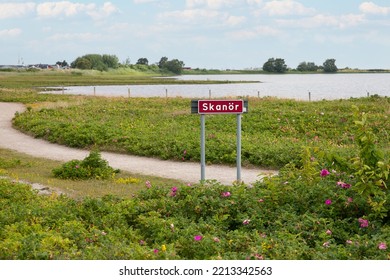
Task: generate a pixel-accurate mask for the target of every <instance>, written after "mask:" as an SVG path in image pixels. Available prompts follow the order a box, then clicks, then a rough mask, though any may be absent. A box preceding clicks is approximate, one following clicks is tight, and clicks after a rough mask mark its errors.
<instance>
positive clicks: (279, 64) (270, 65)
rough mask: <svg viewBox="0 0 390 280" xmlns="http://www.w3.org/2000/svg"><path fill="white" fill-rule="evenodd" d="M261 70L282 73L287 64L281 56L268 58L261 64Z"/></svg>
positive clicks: (285, 69)
mask: <svg viewBox="0 0 390 280" xmlns="http://www.w3.org/2000/svg"><path fill="white" fill-rule="evenodd" d="M263 70H264V71H266V72H273V73H284V72H286V71H287V65H286V63H285V62H284V59H282V58H276V59H275V58H270V59H268V61H267V62H265V63H264V64H263Z"/></svg>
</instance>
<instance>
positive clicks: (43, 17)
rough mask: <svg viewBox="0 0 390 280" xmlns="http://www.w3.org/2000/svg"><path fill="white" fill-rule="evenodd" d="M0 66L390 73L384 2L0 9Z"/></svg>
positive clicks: (127, 1)
mask: <svg viewBox="0 0 390 280" xmlns="http://www.w3.org/2000/svg"><path fill="white" fill-rule="evenodd" d="M0 50H1V51H0V64H17V63H18V62H20V63H22V62H23V63H24V64H33V63H55V62H56V61H59V60H60V61H62V60H66V61H67V62H69V63H70V62H72V61H73V60H75V59H76V58H77V57H78V56H82V55H84V54H88V53H98V54H115V55H117V56H118V58H119V60H120V61H121V62H122V61H125V60H126V59H127V58H128V59H130V61H131V63H136V62H137V60H138V58H141V57H145V58H147V59H148V60H149V63H155V62H158V61H159V60H160V58H161V57H163V56H166V57H168V58H169V59H174V58H177V59H180V60H182V61H183V62H184V63H185V65H186V66H188V67H193V68H198V67H199V68H208V69H210V68H215V69H226V68H230V69H243V68H257V67H261V66H262V65H263V64H264V62H266V61H267V60H268V58H271V57H275V58H283V59H285V62H286V64H287V65H288V66H289V67H292V68H296V67H297V65H298V64H299V63H300V62H302V61H306V62H314V63H316V64H317V65H322V63H323V62H324V61H325V60H326V59H328V58H334V59H336V65H337V66H338V67H339V68H343V67H350V68H360V69H369V68H385V69H390V1H389V0H372V1H361V0H360V1H359V0H272V1H267V0H183V1H176V0H172V1H168V0H120V1H119V0H118V1H116V0H112V1H104V0H103V1H100V0H86V1H84V0H74V1H29V0H25V1H23V0H16V1H10V0H0Z"/></svg>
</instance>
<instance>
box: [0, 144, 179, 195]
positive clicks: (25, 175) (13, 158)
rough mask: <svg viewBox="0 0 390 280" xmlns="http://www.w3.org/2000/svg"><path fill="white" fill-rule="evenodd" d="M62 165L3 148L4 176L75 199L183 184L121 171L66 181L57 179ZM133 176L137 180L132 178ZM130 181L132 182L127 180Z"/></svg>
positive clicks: (0, 172)
mask: <svg viewBox="0 0 390 280" xmlns="http://www.w3.org/2000/svg"><path fill="white" fill-rule="evenodd" d="M61 164H62V162H60V161H54V160H48V159H41V158H35V157H31V156H28V155H25V154H22V153H18V152H15V151H11V150H7V149H1V148H0V176H6V177H9V178H11V179H13V180H22V181H27V182H32V183H39V184H42V185H44V186H47V187H49V188H50V189H51V190H53V191H60V192H62V193H65V194H66V195H67V196H69V197H71V198H74V199H81V198H84V197H94V198H98V197H103V196H106V195H114V196H118V197H123V198H130V197H132V196H133V195H134V194H136V193H137V192H138V191H139V190H141V189H143V188H145V182H146V181H150V182H152V183H153V185H160V186H174V185H180V184H183V182H180V181H178V180H172V179H165V178H159V177H154V176H145V175H141V174H134V173H129V172H124V171H121V172H120V173H119V174H117V175H116V176H115V178H113V179H109V180H93V179H91V180H62V179H56V178H55V177H54V176H53V174H52V170H53V168H57V167H59V166H60V165H61ZM130 178H132V179H133V180H130ZM127 182H129V183H127Z"/></svg>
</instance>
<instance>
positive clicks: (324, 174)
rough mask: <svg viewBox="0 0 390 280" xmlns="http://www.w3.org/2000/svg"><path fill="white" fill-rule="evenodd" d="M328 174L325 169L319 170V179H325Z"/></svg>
mask: <svg viewBox="0 0 390 280" xmlns="http://www.w3.org/2000/svg"><path fill="white" fill-rule="evenodd" d="M329 174H330V172H329V171H328V170H326V169H322V170H321V177H326V176H328V175H329Z"/></svg>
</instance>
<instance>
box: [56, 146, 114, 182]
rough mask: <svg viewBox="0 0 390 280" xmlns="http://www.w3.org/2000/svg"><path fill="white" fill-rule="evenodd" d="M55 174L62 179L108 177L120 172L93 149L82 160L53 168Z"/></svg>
mask: <svg viewBox="0 0 390 280" xmlns="http://www.w3.org/2000/svg"><path fill="white" fill-rule="evenodd" d="M52 172H53V175H54V176H55V177H57V178H61V179H74V180H75V179H82V180H85V179H91V178H94V179H108V178H111V177H112V176H114V175H115V173H118V172H119V170H115V169H113V168H112V167H110V166H109V165H108V162H107V161H106V160H104V159H102V158H101V155H100V152H98V151H96V150H93V151H91V152H90V154H89V155H88V156H87V157H86V158H85V159H84V160H82V161H80V160H71V161H69V162H66V163H64V164H63V165H62V166H61V167H59V168H55V169H53V170H52Z"/></svg>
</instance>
